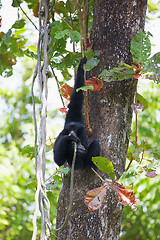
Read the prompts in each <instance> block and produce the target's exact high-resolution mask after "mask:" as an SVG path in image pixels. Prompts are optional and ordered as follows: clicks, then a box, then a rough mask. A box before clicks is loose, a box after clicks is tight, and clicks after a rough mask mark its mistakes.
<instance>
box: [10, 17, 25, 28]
mask: <svg viewBox="0 0 160 240" xmlns="http://www.w3.org/2000/svg"><path fill="white" fill-rule="evenodd" d="M24 25H25V19H21V20H17V21H16V22H15V23H14V24H13V25H12V28H15V29H20V28H23V27H24Z"/></svg>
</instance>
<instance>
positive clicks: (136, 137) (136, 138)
mask: <svg viewBox="0 0 160 240" xmlns="http://www.w3.org/2000/svg"><path fill="white" fill-rule="evenodd" d="M137 83H138V81H137V80H136V96H135V103H137ZM135 114H136V131H135V148H137V141H138V136H137V129H138V114H137V113H135Z"/></svg>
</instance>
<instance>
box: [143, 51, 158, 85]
mask: <svg viewBox="0 0 160 240" xmlns="http://www.w3.org/2000/svg"><path fill="white" fill-rule="evenodd" d="M143 71H144V72H146V73H147V77H149V79H151V80H154V81H156V82H157V83H159V82H160V52H157V53H156V54H154V55H153V56H152V57H151V58H149V60H148V62H147V64H146V65H144V66H143Z"/></svg>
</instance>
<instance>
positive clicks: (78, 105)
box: [65, 57, 87, 123]
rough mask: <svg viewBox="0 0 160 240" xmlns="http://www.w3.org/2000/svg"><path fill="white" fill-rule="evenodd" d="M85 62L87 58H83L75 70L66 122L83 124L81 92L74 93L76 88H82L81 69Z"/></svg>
mask: <svg viewBox="0 0 160 240" xmlns="http://www.w3.org/2000/svg"><path fill="white" fill-rule="evenodd" d="M86 62H87V58H86V57H84V58H82V60H81V62H80V64H79V66H78V70H77V74H76V78H75V83H74V88H73V91H72V94H71V100H70V104H69V106H68V108H69V110H68V113H67V115H66V121H65V123H67V122H71V121H75V122H81V123H83V115H82V107H83V98H84V97H83V91H82V90H80V91H78V92H77V91H76V90H77V89H78V88H80V87H83V86H84V69H83V65H84V64H85V63H86Z"/></svg>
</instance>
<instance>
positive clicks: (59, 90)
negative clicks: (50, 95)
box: [50, 64, 65, 107]
mask: <svg viewBox="0 0 160 240" xmlns="http://www.w3.org/2000/svg"><path fill="white" fill-rule="evenodd" d="M50 67H51V70H52V73H53V76H54V78H55V79H56V83H57V87H58V92H59V96H60V98H61V101H62V104H63V107H65V104H64V101H63V98H62V95H61V89H60V86H59V81H58V78H57V76H56V74H55V72H54V69H53V67H52V66H51V64H50Z"/></svg>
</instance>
